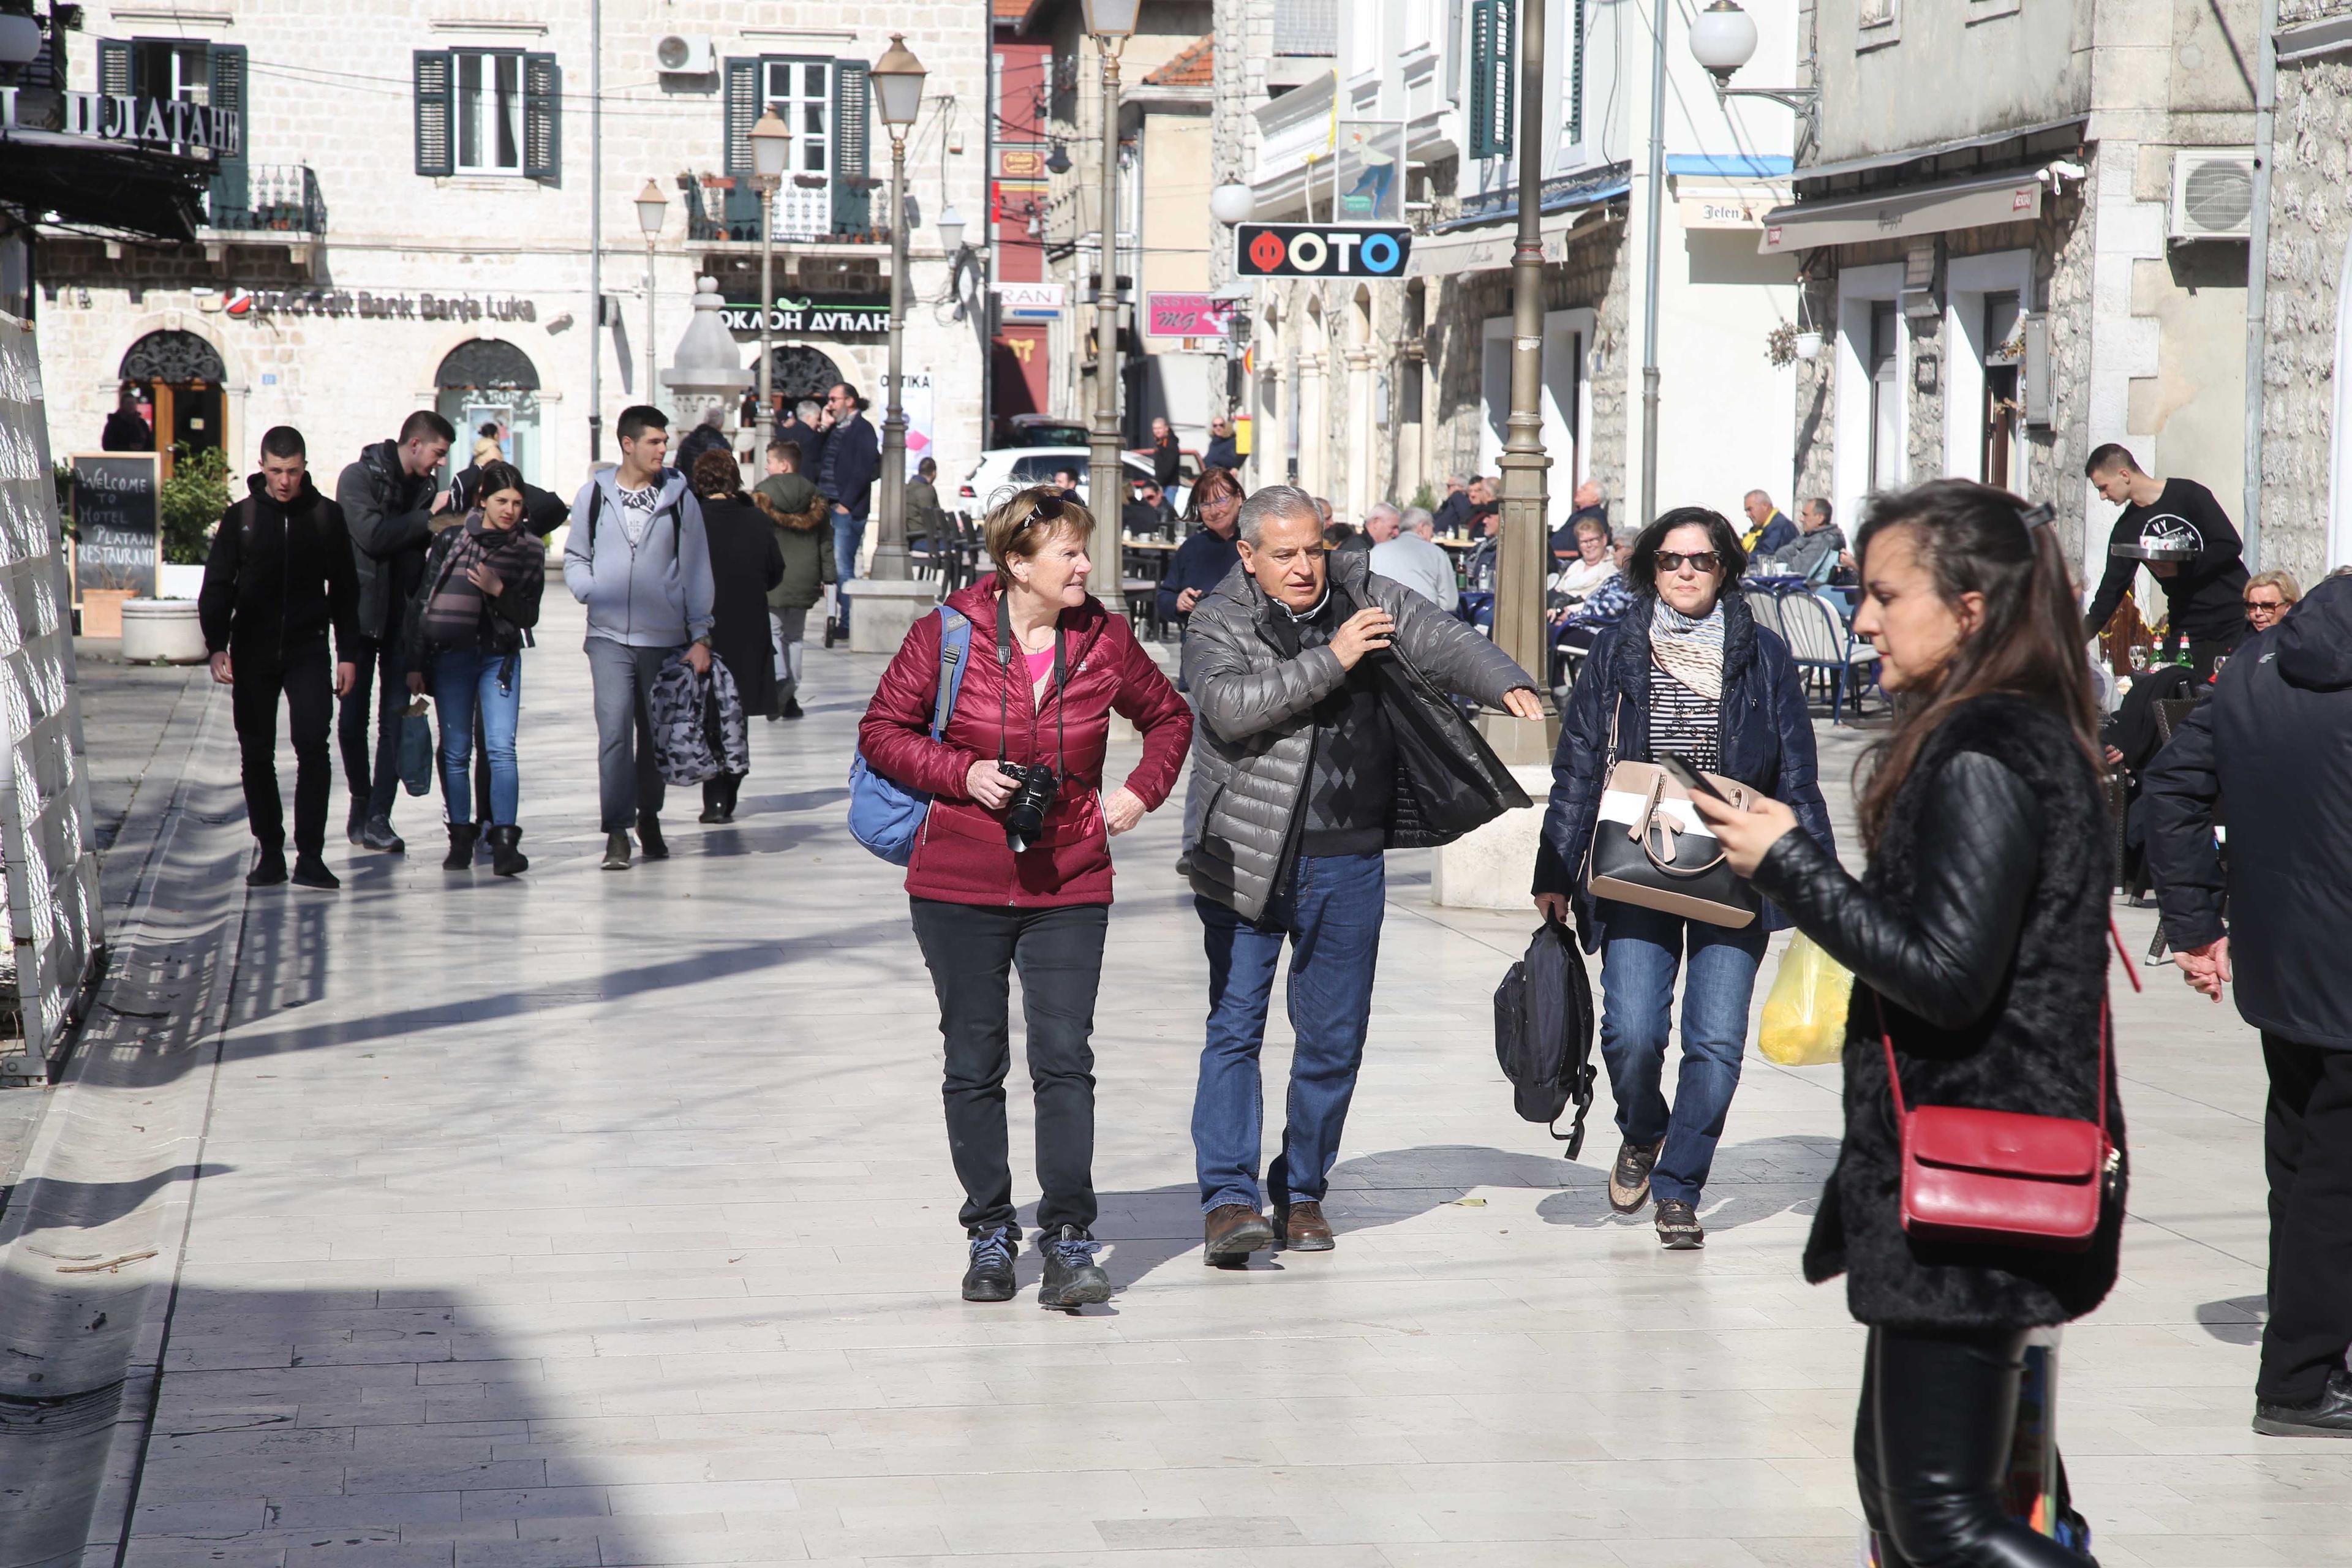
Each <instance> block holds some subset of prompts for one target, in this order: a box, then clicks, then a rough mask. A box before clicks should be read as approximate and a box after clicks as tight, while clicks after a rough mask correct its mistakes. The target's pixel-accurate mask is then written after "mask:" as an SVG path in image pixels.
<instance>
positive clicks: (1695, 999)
mask: <svg viewBox="0 0 2352 1568" xmlns="http://www.w3.org/2000/svg"><path fill="white" fill-rule="evenodd" d="M1746 565H1747V557H1746V555H1745V553H1744V552H1742V551H1741V550H1740V548H1739V536H1738V533H1736V532H1735V531H1733V529H1732V527H1731V524H1730V523H1729V522H1728V521H1726V520H1725V519H1724V517H1723V516H1722V514H1720V513H1718V512H1713V511H1709V510H1706V509H1705V508H1702V507H1682V508H1678V509H1676V510H1673V511H1669V512H1667V513H1666V514H1665V515H1664V516H1663V517H1661V518H1659V519H1658V520H1657V521H1655V522H1653V523H1652V524H1650V526H1649V527H1648V528H1646V529H1644V530H1643V531H1642V535H1641V537H1640V538H1639V539H1637V540H1636V541H1635V542H1634V543H1633V554H1632V556H1631V557H1630V558H1629V559H1628V561H1627V563H1626V567H1625V571H1626V575H1627V576H1628V578H1629V579H1630V580H1631V581H1632V583H1633V586H1634V587H1636V588H1637V589H1639V590H1640V591H1641V594H1642V596H1641V597H1640V598H1639V599H1637V600H1636V601H1635V602H1634V604H1633V607H1632V608H1631V609H1629V610H1628V611H1627V612H1626V613H1625V616H1624V617H1623V618H1622V620H1620V621H1619V622H1618V623H1617V624H1616V625H1615V626H1611V627H1610V628H1609V629H1608V630H1607V631H1605V632H1603V633H1601V637H1599V639H1598V640H1596V641H1595V642H1594V643H1593V645H1592V652H1591V657H1590V658H1587V659H1586V660H1585V665H1584V668H1583V670H1582V671H1581V672H1580V675H1579V676H1578V679H1577V682H1576V686H1575V688H1574V690H1573V693H1572V694H1571V696H1570V699H1569V704H1568V709H1567V711H1566V712H1565V713H1564V714H1562V716H1561V723H1560V732H1559V753H1558V754H1557V755H1556V756H1555V757H1554V758H1553V761H1552V791H1551V804H1550V807H1549V810H1548V811H1547V812H1546V813H1545V816H1544V830H1543V843H1542V846H1541V847H1540V848H1539V849H1538V852H1537V856H1536V877H1535V894H1536V903H1537V906H1538V908H1540V909H1542V910H1544V912H1545V913H1546V914H1547V915H1549V916H1550V917H1551V918H1554V919H1558V920H1566V919H1568V918H1569V917H1570V914H1571V913H1572V914H1573V916H1574V918H1575V921H1576V927H1577V931H1578V934H1579V935H1580V937H1581V938H1582V939H1583V942H1584V948H1585V951H1586V952H1599V953H1600V954H1601V990H1602V994H1603V1001H1602V1006H1601V1057H1602V1058H1603V1060H1604V1061H1605V1062H1606V1063H1607V1065H1608V1068H1609V1082H1610V1088H1611V1090H1612V1094H1613V1096H1614V1098H1615V1099H1616V1101H1617V1127H1618V1131H1620V1132H1621V1133H1622V1134H1623V1138H1624V1142H1623V1144H1622V1147H1621V1148H1620V1149H1619V1150H1618V1152H1617V1160H1616V1163H1614V1165H1612V1167H1611V1170H1610V1173H1609V1201H1610V1204H1611V1205H1612V1206H1613V1207H1614V1208H1615V1209H1616V1210H1617V1211H1618V1212H1619V1213H1620V1214H1639V1213H1640V1212H1642V1210H1643V1208H1644V1207H1645V1206H1647V1205H1648V1204H1649V1202H1650V1200H1651V1198H1652V1196H1653V1195H1654V1196H1655V1197H1656V1199H1657V1205H1658V1212H1657V1228H1658V1239H1659V1240H1660V1241H1661V1242H1662V1243H1663V1244H1664V1245H1665V1246H1666V1247H1672V1248H1676V1249H1686V1248H1690V1247H1698V1246H1700V1245H1701V1244H1702V1243H1703V1242H1704V1240H1705V1238H1706V1233H1705V1232H1704V1230H1702V1228H1701V1227H1700V1226H1699V1223H1698V1213H1697V1207H1698V1204H1699V1201H1700V1198H1701V1195H1702V1193H1703V1190H1704V1189H1705V1187H1706V1177H1707V1172H1708V1169H1709V1168H1710V1166H1711V1165H1712V1163H1713V1162H1714V1159H1715V1146H1716V1143H1717V1141H1718V1140H1720V1139H1721V1137H1722V1136H1723V1126H1724V1121H1725V1119H1726V1117H1727V1116H1728V1115H1729V1113H1730V1110H1731V1099H1732V1095H1733V1093H1734V1092H1735V1091H1736V1090H1737V1089H1738V1087H1739V1062H1740V1057H1741V1055H1742V1053H1743V1052H1744V1050H1745V1048H1746V1046H1747V1038H1748V999H1749V997H1750V996H1751V995H1752V994H1753V993H1754V991H1755V986H1756V968H1757V965H1758V963H1759V962H1760V961H1761V960H1762V958H1763V956H1764V943H1765V939H1766V938H1767V937H1768V936H1769V934H1770V933H1771V932H1773V931H1778V930H1780V928H1781V927H1783V926H1785V925H1787V924H1788V923H1789V921H1788V920H1787V918H1786V917H1785V916H1783V915H1782V914H1781V913H1780V911H1779V910H1775V909H1774V908H1772V906H1771V905H1769V904H1767V905H1766V906H1765V907H1764V912H1763V916H1762V918H1761V919H1759V920H1757V921H1752V922H1750V923H1749V924H1748V926H1746V927H1744V928H1741V929H1738V930H1734V929H1731V928H1728V927H1725V926H1717V925H1709V924H1706V923H1705V922H1703V921H1689V920H1685V919H1684V918H1683V917H1681V916H1678V915H1671V914H1666V913H1664V912H1661V911H1659V910H1649V909H1643V908H1639V907H1637V906H1635V905H1633V904H1628V903H1622V902H1620V901H1617V900H1610V899H1596V898H1593V897H1592V896H1591V894H1590V893H1589V892H1588V891H1587V890H1586V888H1585V858H1586V853H1587V850H1588V848H1589V847H1590V846H1591V842H1592V831H1593V825H1594V822H1595V821H1596V819H1597V818H1598V816H1599V814H1600V810H1601V794H1602V792H1603V790H1604V788H1605V787H1606V785H1607V784H1608V778H1609V768H1610V765H1611V755H1612V744H1613V749H1614V755H1615V758H1616V760H1618V761H1622V762H1650V761H1654V759H1655V757H1656V755H1657V753H1658V752H1675V753H1676V754H1678V755H1680V756H1682V757H1684V758H1685V759H1686V760H1688V761H1690V762H1692V763H1694V764H1695V765H1696V766H1697V767H1699V768H1700V769H1702V770H1703V771H1705V772H1707V773H1715V774H1717V775H1719V776H1722V777H1727V778H1732V779H1737V780H1738V781H1739V782H1740V783H1741V784H1748V785H1750V786H1751V787H1753V788H1755V789H1757V790H1759V791H1760V792H1761V793H1762V794H1764V795H1770V796H1772V797H1773V798H1775V799H1777V800H1780V801H1784V802H1786V803H1787V804H1788V805H1790V807H1792V808H1793V809H1794V810H1795V812H1796V814H1797V820H1798V823H1799V824H1800V826H1802V827H1803V828H1804V830H1805V831H1806V832H1807V833H1809V834H1811V836H1812V837H1814V838H1815V839H1817V840H1819V841H1820V843H1821V844H1822V847H1824V848H1831V847H1832V841H1831V834H1830V821H1829V808H1828V807H1827V806H1826V805H1824V804H1823V803H1822V791H1821V784H1820V782H1819V780H1818V778H1817V777H1816V773H1815V762H1814V754H1813V727H1812V720H1811V716H1810V715H1809V714H1808V713H1807V712H1806V709H1805V689H1804V683H1803V682H1802V680H1801V679H1799V677H1798V673H1797V667H1796V664H1795V662H1794V660H1792V659H1791V658H1790V656H1789V647H1788V645H1787V644H1786V643H1784V642H1782V641H1781V640H1780V637H1779V635H1778V634H1777V633H1774V632H1773V631H1771V630H1769V628H1767V627H1764V626H1758V625H1757V624H1756V620H1755V617H1754V616H1751V615H1750V614H1749V613H1748V602H1747V599H1746V597H1745V596H1744V595H1742V594H1741V593H1740V590H1739V587H1738V583H1739V574H1740V573H1741V571H1742V570H1744V569H1745V567H1746ZM1612 737H1613V742H1612ZM1685 954H1687V958H1688V963H1689V965H1690V973H1689V977H1688V980H1687V982H1686V984H1685V987H1684V994H1683V1059H1682V1068H1681V1072H1680V1075H1679V1079H1678V1082H1677V1086H1676V1089H1675V1100H1674V1104H1673V1106H1672V1107H1671V1109H1670V1108H1669V1107H1668V1105H1667V1103H1666V1099H1665V1096H1664V1092H1663V1089H1662V1088H1661V1079H1662V1076H1663V1069H1664V1063H1665V1053H1666V1036H1667V1033H1668V1028H1669V1026H1670V1024H1671V1022H1672V1017H1671V1012H1672V1007H1673V1003H1674V992H1675V973H1676V971H1677V970H1678V969H1680V968H1681V966H1682V964H1683V963H1684V962H1685Z"/></svg>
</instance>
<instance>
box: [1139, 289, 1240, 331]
mask: <svg viewBox="0 0 2352 1568" xmlns="http://www.w3.org/2000/svg"><path fill="white" fill-rule="evenodd" d="M1233 319H1234V305H1233V301H1232V300H1219V299H1216V298H1214V297H1213V296H1211V295H1207V294H1159V293H1147V294H1145V295H1144V296H1143V335H1144V336H1145V337H1148V338H1213V337H1221V336H1223V333H1224V331H1225V329H1226V328H1228V327H1230V326H1231V325H1232V324H1233Z"/></svg>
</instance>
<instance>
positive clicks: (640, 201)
mask: <svg viewBox="0 0 2352 1568" xmlns="http://www.w3.org/2000/svg"><path fill="white" fill-rule="evenodd" d="M668 210H669V198H668V197H667V196H666V195H662V188H661V186H659V185H657V184H655V183H654V182H653V181H651V180H647V181H646V188H645V189H644V190H642V191H639V192H638V193H637V226H638V227H639V228H641V229H644V230H645V231H646V238H647V239H649V240H650V239H655V238H657V237H659V236H660V234H661V231H662V218H663V217H664V216H665V215H666V214H667V212H668Z"/></svg>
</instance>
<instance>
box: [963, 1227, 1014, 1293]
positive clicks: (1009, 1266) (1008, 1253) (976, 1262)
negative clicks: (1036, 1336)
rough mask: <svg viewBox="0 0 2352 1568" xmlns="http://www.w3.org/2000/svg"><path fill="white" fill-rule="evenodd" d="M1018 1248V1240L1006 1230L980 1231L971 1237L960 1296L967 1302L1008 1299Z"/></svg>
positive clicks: (1011, 1289)
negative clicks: (969, 1265) (968, 1257)
mask: <svg viewBox="0 0 2352 1568" xmlns="http://www.w3.org/2000/svg"><path fill="white" fill-rule="evenodd" d="M1020 1250H1021V1244H1020V1242H1018V1241H1016V1240H1014V1239H1013V1233H1012V1232H1011V1231H1010V1230H1006V1229H1002V1228H1000V1229H997V1230H988V1231H982V1233H981V1234H980V1235H978V1236H975V1237H972V1238H971V1268H967V1269H965V1270H964V1275H963V1299H964V1300H967V1301H1010V1300H1013V1254H1014V1253H1016V1252H1018V1251H1020Z"/></svg>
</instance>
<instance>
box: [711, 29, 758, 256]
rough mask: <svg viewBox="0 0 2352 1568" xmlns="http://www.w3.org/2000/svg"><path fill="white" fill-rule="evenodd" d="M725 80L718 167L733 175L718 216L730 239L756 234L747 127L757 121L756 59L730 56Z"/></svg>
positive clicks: (745, 56) (755, 197)
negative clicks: (722, 145) (721, 154)
mask: <svg viewBox="0 0 2352 1568" xmlns="http://www.w3.org/2000/svg"><path fill="white" fill-rule="evenodd" d="M723 74H724V76H725V79H726V83H727V89H726V94H725V99H726V110H727V128H726V134H727V146H726V153H725V156H724V158H723V159H722V160H721V161H720V165H719V166H720V167H721V168H722V169H723V170H724V171H725V172H726V173H727V174H729V175H730V176H731V177H732V178H733V180H734V182H735V183H734V184H732V185H730V186H729V187H728V191H727V200H726V203H725V205H723V207H722V208H721V210H720V216H721V218H722V220H723V221H724V222H725V223H726V225H727V237H728V238H730V239H757V238H759V237H760V193H759V192H757V191H755V190H753V189H752V188H751V175H752V174H753V172H754V171H753V169H752V165H751V127H753V126H754V125H757V124H758V123H759V122H760V59H759V58H758V57H757V56H753V55H740V56H736V57H733V58H730V59H729V60H728V61H727V62H726V66H725V68H724V73H723Z"/></svg>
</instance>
